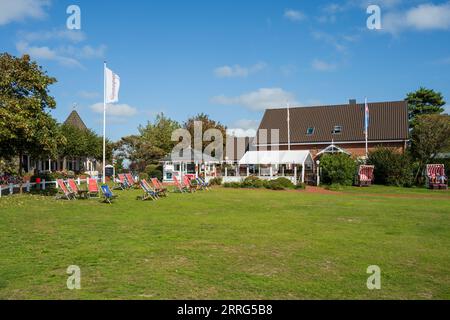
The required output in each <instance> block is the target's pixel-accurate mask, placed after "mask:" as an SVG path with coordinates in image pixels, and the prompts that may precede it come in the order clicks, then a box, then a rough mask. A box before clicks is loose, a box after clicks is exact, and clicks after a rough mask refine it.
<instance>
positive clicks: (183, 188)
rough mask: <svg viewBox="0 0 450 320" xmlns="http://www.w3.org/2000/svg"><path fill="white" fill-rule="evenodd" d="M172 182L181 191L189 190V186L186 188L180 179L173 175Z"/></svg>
mask: <svg viewBox="0 0 450 320" xmlns="http://www.w3.org/2000/svg"><path fill="white" fill-rule="evenodd" d="M173 182H174V183H175V187H176V188H177V189H178V191H180V192H181V193H183V192H189V188H187V187H186V186H185V185H183V184H182V183H181V182H180V180H178V178H177V177H176V176H173Z"/></svg>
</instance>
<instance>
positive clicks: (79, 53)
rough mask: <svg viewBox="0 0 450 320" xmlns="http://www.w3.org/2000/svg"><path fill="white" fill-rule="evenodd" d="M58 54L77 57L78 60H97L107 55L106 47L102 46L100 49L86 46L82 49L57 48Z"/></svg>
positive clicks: (72, 47)
mask: <svg viewBox="0 0 450 320" xmlns="http://www.w3.org/2000/svg"><path fill="white" fill-rule="evenodd" d="M57 50H58V52H60V53H61V54H64V55H69V56H73V57H76V58H77V59H95V58H103V57H104V56H105V53H106V46H105V45H100V46H98V47H92V46H90V45H85V46H82V47H74V46H63V47H59V48H57Z"/></svg>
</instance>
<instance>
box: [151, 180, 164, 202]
mask: <svg viewBox="0 0 450 320" xmlns="http://www.w3.org/2000/svg"><path fill="white" fill-rule="evenodd" d="M150 181H151V182H152V185H153V189H155V190H156V192H157V193H158V194H159V195H161V196H163V197H167V188H165V187H164V186H163V185H162V184H161V183H160V182H159V180H158V178H151V179H150Z"/></svg>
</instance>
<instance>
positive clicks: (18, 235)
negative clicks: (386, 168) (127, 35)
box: [0, 187, 450, 299]
mask: <svg viewBox="0 0 450 320" xmlns="http://www.w3.org/2000/svg"><path fill="white" fill-rule="evenodd" d="M118 194H119V196H120V198H119V199H118V200H117V201H116V203H115V204H114V205H105V204H102V203H100V202H98V201H97V200H90V201H81V200H79V201H73V202H68V201H56V200H54V199H53V198H48V197H47V198H46V197H40V196H14V197H3V198H0V240H1V243H0V298H1V299H42V298H49V299H335V298H337V299H450V273H449V270H450V193H449V192H431V191H428V190H423V189H410V190H409V189H396V188H387V187H373V188H370V189H367V188H366V189H358V188H346V189H345V190H344V191H342V192H339V193H333V194H319V193H305V192H297V191H295V192H294V191H291V192H277V191H268V190H235V189H222V188H218V189H214V190H212V191H210V192H198V193H196V194H192V195H190V194H170V196H169V198H167V199H161V200H159V201H156V202H142V201H138V200H136V196H138V195H140V192H139V191H122V192H118ZM69 265H78V266H79V267H80V268H81V286H82V288H81V290H74V291H71V290H68V289H67V287H66V280H67V277H68V275H67V274H66V269H67V267H68V266H69ZM369 265H378V266H380V268H381V271H382V278H381V281H382V288H381V290H374V291H370V290H368V289H367V287H366V281H367V277H368V276H369V275H368V274H366V269H367V267H368V266H369Z"/></svg>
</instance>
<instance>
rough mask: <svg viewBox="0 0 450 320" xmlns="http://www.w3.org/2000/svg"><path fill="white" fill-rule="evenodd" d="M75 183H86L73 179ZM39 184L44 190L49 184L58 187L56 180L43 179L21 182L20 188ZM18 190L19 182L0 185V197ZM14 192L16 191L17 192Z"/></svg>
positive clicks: (25, 188)
mask: <svg viewBox="0 0 450 320" xmlns="http://www.w3.org/2000/svg"><path fill="white" fill-rule="evenodd" d="M74 180H75V182H76V184H78V185H81V183H83V182H85V183H87V179H80V178H78V179H74ZM99 180H101V179H99V178H97V181H99ZM37 186H39V190H45V189H47V188H48V187H49V186H50V187H51V186H54V187H55V188H56V189H58V188H59V187H58V182H57V181H45V180H42V181H41V182H40V183H36V182H25V183H23V184H22V190H23V191H24V192H30V191H31V188H33V187H37ZM19 190H20V184H12V183H11V184H9V185H3V186H2V185H0V198H1V197H2V196H6V195H12V194H14V193H15V191H17V192H18V191H19ZM17 192H16V193H17Z"/></svg>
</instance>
